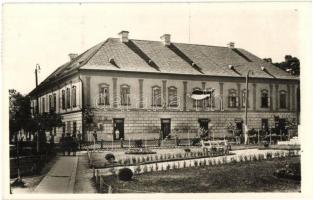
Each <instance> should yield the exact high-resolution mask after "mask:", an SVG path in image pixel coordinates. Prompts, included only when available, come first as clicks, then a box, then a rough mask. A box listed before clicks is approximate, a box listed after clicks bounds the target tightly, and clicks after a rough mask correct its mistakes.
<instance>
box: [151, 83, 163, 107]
mask: <svg viewBox="0 0 313 200" xmlns="http://www.w3.org/2000/svg"><path fill="white" fill-rule="evenodd" d="M152 106H161V88H160V87H158V86H155V87H153V88H152Z"/></svg>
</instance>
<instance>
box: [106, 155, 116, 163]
mask: <svg viewBox="0 0 313 200" xmlns="http://www.w3.org/2000/svg"><path fill="white" fill-rule="evenodd" d="M104 158H105V159H106V160H107V161H109V162H113V161H114V160H115V156H114V155H113V154H111V153H108V154H105V156H104Z"/></svg>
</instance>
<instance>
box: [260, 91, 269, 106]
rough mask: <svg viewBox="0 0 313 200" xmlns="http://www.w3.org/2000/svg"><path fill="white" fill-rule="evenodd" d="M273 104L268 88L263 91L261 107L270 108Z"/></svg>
mask: <svg viewBox="0 0 313 200" xmlns="http://www.w3.org/2000/svg"><path fill="white" fill-rule="evenodd" d="M270 105H271V98H270V97H269V96H268V91H267V90H262V91H261V108H269V107H270Z"/></svg>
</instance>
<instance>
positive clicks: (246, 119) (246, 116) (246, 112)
mask: <svg viewBox="0 0 313 200" xmlns="http://www.w3.org/2000/svg"><path fill="white" fill-rule="evenodd" d="M250 72H251V74H253V72H252V71H251V70H249V71H248V72H247V75H246V95H245V130H244V131H245V144H248V143H249V141H248V140H249V136H248V97H249V88H248V87H249V85H248V80H249V73H250Z"/></svg>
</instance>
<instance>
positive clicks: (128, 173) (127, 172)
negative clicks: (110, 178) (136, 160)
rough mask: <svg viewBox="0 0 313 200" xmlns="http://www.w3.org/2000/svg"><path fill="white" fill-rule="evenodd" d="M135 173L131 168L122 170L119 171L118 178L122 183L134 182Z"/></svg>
mask: <svg viewBox="0 0 313 200" xmlns="http://www.w3.org/2000/svg"><path fill="white" fill-rule="evenodd" d="M132 177H133V172H132V170H131V169H129V168H122V169H120V170H119V171H118V178H119V179H120V180H122V181H130V180H132Z"/></svg>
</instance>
